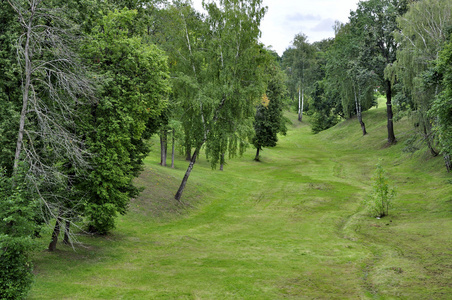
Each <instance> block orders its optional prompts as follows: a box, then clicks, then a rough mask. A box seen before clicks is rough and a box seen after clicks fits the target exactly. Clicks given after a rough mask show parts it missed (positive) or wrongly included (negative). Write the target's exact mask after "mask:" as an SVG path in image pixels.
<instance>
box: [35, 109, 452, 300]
mask: <svg viewBox="0 0 452 300" xmlns="http://www.w3.org/2000/svg"><path fill="white" fill-rule="evenodd" d="M291 117H292V119H293V120H294V125H293V126H291V129H290V130H289V132H288V134H287V136H285V137H281V139H280V142H279V144H278V146H277V147H275V148H273V149H265V151H263V152H262V162H260V163H257V162H254V161H253V160H252V158H253V157H254V152H253V150H249V151H248V152H247V153H246V154H245V155H244V156H243V157H242V158H237V159H233V160H231V161H229V164H228V165H226V166H225V171H224V172H220V171H212V170H211V169H210V166H209V163H208V162H206V160H205V158H201V159H200V160H199V161H198V162H197V164H196V165H195V169H194V171H193V173H192V175H191V177H190V179H189V183H188V187H187V190H186V192H185V195H184V202H185V204H186V205H185V206H181V205H178V204H177V203H176V202H175V200H173V195H174V193H175V191H176V189H177V187H178V184H179V183H180V180H181V178H182V176H183V174H184V172H185V168H186V166H187V163H186V162H184V161H183V160H182V157H179V161H178V162H177V163H176V169H175V170H173V169H170V168H163V167H160V166H158V165H157V162H158V153H152V154H151V156H150V157H149V158H148V159H147V160H146V169H145V171H144V172H143V174H142V176H141V177H140V178H139V179H138V180H137V183H138V185H141V186H143V187H145V191H144V192H143V194H142V195H141V196H140V197H139V198H138V199H136V200H134V201H133V202H132V204H131V208H130V212H129V213H128V214H127V215H126V216H123V217H120V218H119V220H118V224H117V229H116V230H115V231H114V232H112V234H110V235H108V236H104V237H87V236H80V237H79V239H80V241H81V242H83V244H84V247H81V246H77V247H76V251H75V252H74V251H73V250H72V249H71V248H70V247H67V246H64V245H58V249H59V250H58V251H56V252H55V253H48V252H45V251H43V252H41V253H39V254H38V255H36V258H35V262H36V274H37V278H36V284H35V285H34V288H33V290H32V293H31V297H30V298H31V299H121V298H122V299H282V298H294V299H314V298H315V299H347V298H350V299H357V298H370V299H371V298H377V299H387V298H394V299H447V298H448V297H450V295H451V294H452V286H451V279H452V265H451V264H452V255H451V254H452V253H451V247H452V243H451V236H452V222H451V217H452V178H451V177H450V175H447V174H446V173H445V171H444V168H443V166H442V160H441V158H435V159H432V158H430V157H428V155H425V153H424V152H423V151H420V152H419V153H418V154H415V155H411V154H403V153H402V148H403V147H404V145H403V141H404V140H405V138H406V136H407V135H408V132H409V130H410V126H409V125H408V124H407V122H403V121H402V122H399V123H396V124H395V128H396V137H397V138H398V140H399V143H398V144H397V145H395V146H392V147H385V137H386V123H385V113H384V108H379V109H373V110H371V111H369V112H367V113H366V114H365V115H364V121H365V122H366V125H367V129H368V132H369V135H367V136H365V137H362V136H361V135H360V132H361V129H360V126H359V124H358V123H357V121H356V120H350V121H346V122H343V123H341V124H339V125H338V126H336V127H335V128H332V129H330V130H328V131H325V132H323V133H321V134H318V135H312V134H311V132H310V127H309V126H308V125H307V124H306V123H302V124H300V123H297V122H296V121H295V116H293V115H291ZM379 159H380V160H381V164H382V165H383V167H384V168H385V169H386V170H387V171H388V173H389V177H390V178H391V180H392V182H393V183H394V184H395V186H396V189H397V191H398V197H397V199H396V202H395V206H394V208H393V209H392V210H391V211H390V216H389V217H386V218H382V219H380V220H377V219H374V218H369V217H367V216H366V215H365V214H364V213H363V207H362V205H361V200H362V199H363V197H365V195H366V194H367V193H368V191H369V190H370V186H371V184H372V182H371V177H372V174H373V172H374V170H375V165H376V163H377V162H378V160H379ZM449 299H450V298H449Z"/></svg>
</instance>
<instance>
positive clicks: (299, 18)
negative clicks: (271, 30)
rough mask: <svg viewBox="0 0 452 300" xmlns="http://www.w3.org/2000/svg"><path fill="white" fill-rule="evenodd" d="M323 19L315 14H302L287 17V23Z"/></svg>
mask: <svg viewBox="0 0 452 300" xmlns="http://www.w3.org/2000/svg"><path fill="white" fill-rule="evenodd" d="M321 19H322V18H321V17H320V16H319V15H313V14H306V15H304V14H300V13H295V14H291V15H287V16H286V17H285V21H286V22H303V21H318V20H321Z"/></svg>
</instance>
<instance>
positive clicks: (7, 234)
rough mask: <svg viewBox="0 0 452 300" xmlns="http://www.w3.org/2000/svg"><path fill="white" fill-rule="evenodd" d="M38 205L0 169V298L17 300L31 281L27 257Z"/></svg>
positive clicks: (20, 182)
mask: <svg viewBox="0 0 452 300" xmlns="http://www.w3.org/2000/svg"><path fill="white" fill-rule="evenodd" d="M38 210H39V206H38V204H37V202H36V201H35V200H34V199H33V197H32V195H30V194H28V193H27V192H26V190H25V186H24V183H23V178H21V177H16V178H10V177H7V176H6V173H5V170H4V169H0V266H1V268H0V299H20V298H23V297H25V295H26V294H27V293H28V291H29V289H30V287H31V283H32V281H33V274H32V265H31V260H30V257H29V254H30V251H31V250H32V249H33V248H34V246H35V243H34V241H33V236H34V235H35V232H36V231H37V230H38V227H37V225H36V219H37V211H38Z"/></svg>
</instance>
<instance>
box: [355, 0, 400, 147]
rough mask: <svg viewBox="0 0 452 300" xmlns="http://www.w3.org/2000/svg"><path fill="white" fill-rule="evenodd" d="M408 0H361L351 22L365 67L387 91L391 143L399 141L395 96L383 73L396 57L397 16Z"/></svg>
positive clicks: (389, 82) (390, 83)
mask: <svg viewBox="0 0 452 300" xmlns="http://www.w3.org/2000/svg"><path fill="white" fill-rule="evenodd" d="M407 2H408V1H407V0H369V1H360V2H359V3H358V8H357V10H356V12H351V14H350V24H351V26H352V27H353V30H354V31H355V32H356V33H358V34H359V36H360V40H361V41H362V43H361V45H362V47H361V53H362V56H363V57H366V58H368V59H367V66H366V69H367V70H369V71H374V73H375V74H376V75H377V77H378V81H379V84H380V86H381V87H382V88H383V89H384V93H385V94H386V109H387V119H388V121H387V129H388V144H394V143H396V137H395V134H394V122H393V110H392V97H393V94H394V87H393V85H392V82H391V81H390V80H389V79H387V78H386V77H385V75H384V70H385V68H386V67H388V66H390V65H391V64H392V63H394V61H395V60H396V51H397V47H398V44H397V42H396V41H395V40H394V35H393V32H394V31H396V30H398V26H397V21H396V20H397V17H398V16H400V15H402V14H404V13H405V12H406V10H407Z"/></svg>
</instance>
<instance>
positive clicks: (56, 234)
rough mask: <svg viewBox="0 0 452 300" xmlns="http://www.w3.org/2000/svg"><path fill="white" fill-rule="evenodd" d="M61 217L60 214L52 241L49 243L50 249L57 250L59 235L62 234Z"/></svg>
mask: <svg viewBox="0 0 452 300" xmlns="http://www.w3.org/2000/svg"><path fill="white" fill-rule="evenodd" d="M60 226H61V218H60V217H59V216H58V217H57V220H56V223H55V227H54V228H53V232H52V241H51V242H50V244H49V251H55V249H56V245H57V243H58V236H59V235H60Z"/></svg>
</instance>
